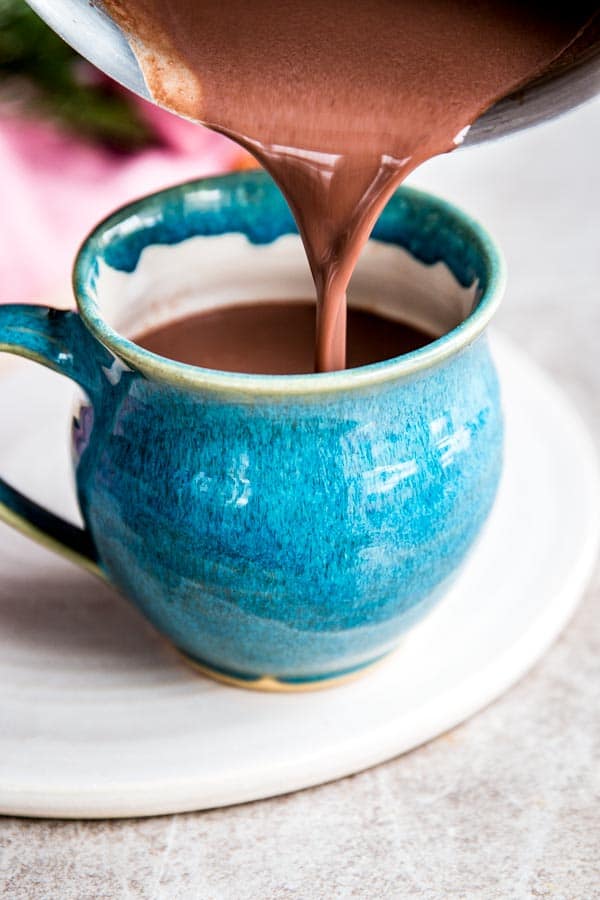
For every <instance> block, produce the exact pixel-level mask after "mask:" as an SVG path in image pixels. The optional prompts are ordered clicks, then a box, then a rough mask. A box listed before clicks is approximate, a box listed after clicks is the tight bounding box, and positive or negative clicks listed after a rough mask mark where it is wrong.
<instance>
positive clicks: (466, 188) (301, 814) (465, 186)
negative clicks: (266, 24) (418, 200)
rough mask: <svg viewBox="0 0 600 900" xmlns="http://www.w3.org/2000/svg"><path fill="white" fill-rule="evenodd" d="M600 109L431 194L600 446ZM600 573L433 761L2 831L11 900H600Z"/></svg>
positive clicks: (457, 171)
mask: <svg viewBox="0 0 600 900" xmlns="http://www.w3.org/2000/svg"><path fill="white" fill-rule="evenodd" d="M599 160H600V102H596V103H593V104H591V105H588V106H587V107H585V108H584V109H583V110H580V111H578V112H576V113H573V114H571V115H570V116H567V117H565V118H563V119H561V120H560V121H558V122H554V123H551V124H549V125H546V126H544V127H542V128H539V129H537V130H534V131H532V132H528V133H526V134H522V135H518V136H515V137H512V138H510V139H507V140H505V141H503V142H500V143H497V144H493V145H489V146H486V147H483V148H476V149H474V150H465V151H461V152H459V153H455V154H454V155H453V156H452V157H445V158H442V159H438V160H435V161H434V162H432V163H430V164H429V165H428V166H427V167H426V168H424V169H423V171H422V172H421V173H419V174H418V176H417V177H416V178H415V179H414V180H413V181H414V183H416V184H418V185H420V186H423V187H425V188H428V189H431V190H434V191H437V192H439V193H441V194H443V195H445V196H447V197H448V198H449V199H452V200H454V201H455V202H457V203H459V204H461V205H463V206H464V207H465V208H466V209H468V210H469V211H470V212H472V213H473V214H474V215H475V216H477V217H479V218H481V219H482V221H483V222H484V223H486V224H487V225H488V227H489V228H490V229H491V230H493V232H494V233H495V234H496V236H497V238H498V239H499V241H500V243H501V244H502V246H503V248H504V250H505V253H506V256H507V261H508V266H509V275H510V278H509V289H508V294H507V298H506V302H505V306H504V310H503V311H502V313H501V315H500V317H499V319H500V326H501V327H502V328H503V329H504V331H506V332H507V333H509V334H510V335H511V336H512V337H513V338H515V339H516V340H517V341H518V342H519V343H520V344H521V345H522V346H525V347H527V348H528V349H529V351H530V353H531V355H532V357H534V358H535V359H537V360H538V361H539V362H540V363H541V364H542V365H544V366H545V367H546V368H547V369H549V370H550V371H551V372H553V374H554V376H555V378H557V379H558V380H559V381H560V382H561V383H562V384H563V386H564V389H565V390H566V391H567V392H568V393H569V395H570V396H571V398H572V400H573V401H574V403H575V404H576V405H577V406H578V407H579V409H580V410H581V412H582V413H583V415H584V417H585V418H586V420H587V422H588V423H589V425H590V427H591V429H592V431H593V433H594V435H595V438H596V439H597V441H598V442H599V446H600V350H599V346H600V163H599ZM599 600H600V578H598V577H596V579H595V581H594V583H593V585H592V586H591V588H590V589H589V591H588V593H587V596H586V598H585V601H584V602H583V604H582V606H581V608H580V610H579V612H578V613H577V615H576V616H575V619H574V620H573V622H572V623H571V625H570V626H569V627H568V629H567V630H566V632H565V633H564V635H563V636H562V638H561V639H560V640H559V641H558V642H557V644H556V645H555V646H554V647H553V649H552V650H551V651H550V652H549V653H548V654H547V656H546V657H545V658H544V659H543V660H542V661H541V662H540V663H539V664H538V665H537V666H536V667H535V669H534V670H533V671H532V672H531V673H530V674H529V675H528V676H527V677H526V678H524V679H523V680H522V681H521V683H520V684H519V685H517V687H515V688H514V689H513V690H511V691H510V692H509V693H508V694H507V695H505V696H504V697H503V698H502V699H500V700H498V701H497V702H496V703H494V704H493V705H492V706H491V707H489V708H488V709H486V710H484V711H483V712H482V713H480V714H479V715H477V716H475V718H473V719H472V720H471V721H469V722H467V723H466V724H465V725H463V726H461V727H460V728H457V729H456V730H454V731H453V732H452V733H450V734H447V735H445V736H443V737H441V738H439V739H438V740H436V741H433V742H431V743H430V744H428V745H426V746H424V747H421V748H420V749H418V750H416V751H414V752H412V753H410V754H407V755H406V756H403V757H400V758H399V759H395V760H393V761H392V762H389V763H387V764H386V765H382V766H379V767H377V768H375V769H372V770H370V771H368V772H364V773H362V774H360V775H356V776H354V777H352V778H346V779H344V780H342V781H339V782H337V783H335V784H330V785H326V786H324V787H320V788H314V789H312V790H307V791H304V792H302V793H299V794H295V795H290V796H286V797H281V798H277V799H273V800H267V801H263V802H260V803H252V804H247V805H245V806H239V807H235V808H230V809H223V810H216V811H213V812H206V813H197V814H189V815H181V816H170V817H163V818H155V819H145V820H137V821H133V820H128V821H115V822H50V821H34V820H19V819H3V820H0V896H3V897H6V898H7V900H8V898H9V900H26V898H27V900H29V898H35V900H37V898H44V900H45V898H52V900H54V898H60V900H75V898H77V900H83V898H86V900H87V898H90V900H92V898H93V900H104V898H106V900H115V898H144V900H146V898H147V900H163V898H164V900H167V898H168V900H171V898H181V900H230V898H231V900H246V898H247V900H275V898H277V900H279V898H282V900H283V898H327V900H329V898H334V897H336V898H337V897H360V898H378V900H379V898H404V897H419V898H423V900H438V898H439V900H445V898H469V900H470V898H477V900H480V898H481V900H487V898H490V900H491V898H502V900H506V898H510V900H513V898H514V900H518V898H530V897H531V898H539V897H547V898H555V900H575V898H576V900H593V898H600V704H599V702H598V700H599V696H600V609H599Z"/></svg>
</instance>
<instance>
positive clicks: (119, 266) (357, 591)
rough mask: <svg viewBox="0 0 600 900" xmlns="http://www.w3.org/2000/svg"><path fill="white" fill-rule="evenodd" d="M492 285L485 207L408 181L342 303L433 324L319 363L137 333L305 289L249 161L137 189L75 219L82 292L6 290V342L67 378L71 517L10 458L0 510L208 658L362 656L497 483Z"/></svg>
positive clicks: (281, 220) (248, 681)
mask: <svg viewBox="0 0 600 900" xmlns="http://www.w3.org/2000/svg"><path fill="white" fill-rule="evenodd" d="M503 285H504V269H503V264H502V261H501V258H500V256H499V253H498V251H497V249H496V247H495V246H494V244H493V243H492V242H491V240H490V238H489V237H488V236H487V234H486V233H485V231H483V230H482V228H481V227H480V226H479V225H477V224H476V223H474V222H473V221H472V220H470V219H469V218H468V217H467V216H465V215H464V213H462V212H460V211H459V210H457V209H455V208H454V207H452V206H449V205H448V204H447V203H445V202H443V201H441V200H439V199H436V198H435V197H432V196H428V195H427V194H424V193H420V192H418V191H414V190H411V189H408V188H402V189H401V190H399V191H398V192H397V193H396V194H395V195H394V197H393V198H392V199H391V201H390V203H389V204H388V206H387V208H386V210H385V211H384V213H383V215H382V216H381V218H380V220H379V222H378V224H377V226H376V228H375V231H374V233H373V237H372V240H371V241H370V242H369V245H368V247H367V248H366V251H365V254H364V257H363V259H362V260H361V262H360V265H359V268H358V269H357V272H356V275H355V278H354V280H353V285H352V289H351V291H350V294H349V303H351V304H354V305H356V306H362V307H364V308H368V309H371V310H373V311H377V312H380V313H384V314H385V315H389V316H392V317H399V318H402V319H403V320H404V321H407V322H409V323H411V324H413V325H415V326H417V327H420V328H423V329H424V330H426V331H429V332H430V333H431V334H432V335H433V336H434V337H432V342H431V343H430V344H428V345H427V346H425V347H423V348H421V349H419V350H416V351H414V352H411V353H409V354H407V355H405V356H401V357H397V358H395V359H392V360H388V361H384V362H380V363H377V364H374V365H369V366H364V367H361V368H356V369H350V370H346V371H342V372H334V373H325V374H310V375H290V376H269V375H240V374H234V373H227V372H220V371H213V370H208V369H202V368H197V367H193V366H190V365H184V364H181V363H178V362H176V361H173V360H168V359H165V358H162V357H160V356H157V355H155V354H153V353H151V352H149V351H147V350H145V349H142V348H141V347H140V346H139V345H137V344H136V343H135V339H134V338H135V335H136V333H137V334H139V333H140V332H142V331H144V330H146V329H147V328H149V327H154V326H156V325H158V324H163V323H164V322H165V321H168V320H170V319H174V318H177V317H179V316H182V315H185V314H186V313H188V312H190V311H191V310H194V311H197V310H199V309H202V308H205V307H210V306H213V307H214V306H215V305H220V304H226V303H236V304H239V303H241V302H252V300H257V299H261V300H265V299H268V298H279V299H281V298H292V297H306V296H311V294H312V290H311V282H310V275H309V272H308V267H307V264H306V259H305V256H304V254H303V252H302V247H301V244H300V239H299V237H298V235H297V232H296V228H295V225H294V221H293V219H292V217H291V215H290V213H289V210H288V208H287V206H286V204H285V202H284V201H283V199H282V197H281V195H280V194H279V192H278V191H277V189H276V188H275V187H274V185H273V183H272V182H271V181H270V179H269V178H268V177H267V176H266V175H264V174H263V173H260V172H252V173H239V174H235V175H230V176H225V177H221V178H215V179H209V180H202V181H197V182H193V183H191V184H185V185H182V186H179V187H176V188H172V189H170V190H166V191H163V192H161V193H158V194H154V195H152V196H150V197H147V198H145V199H142V200H140V201H139V202H137V203H133V204H131V205H129V206H127V207H125V208H123V209H121V210H119V211H118V212H116V213H115V214H114V215H112V216H110V217H109V218H108V219H106V220H105V221H104V222H102V223H101V224H100V225H99V226H98V227H97V228H96V229H95V230H94V231H93V232H92V234H91V235H90V236H89V237H88V238H87V239H86V241H85V242H84V244H83V246H82V248H81V250H80V252H79V255H78V257H77V260H76V263H75V271H74V286H75V294H76V297H77V305H78V313H75V312H70V311H69V312H67V311H57V310H53V309H48V308H41V307H36V306H21V305H18V306H17V305H13V306H2V307H0V350H4V351H7V352H10V353H15V354H19V355H21V356H25V357H29V358H30V359H33V360H35V361H37V362H40V363H42V364H43V365H45V366H48V367H49V368H51V369H54V370H55V371H57V372H59V373H62V374H64V375H66V376H67V377H68V378H71V379H72V380H73V381H74V382H76V384H77V385H78V387H79V391H78V397H79V399H78V402H77V406H76V411H75V414H74V419H73V430H72V444H73V459H74V468H75V477H76V485H77V493H78V499H79V505H80V509H81V513H82V517H83V521H84V523H85V527H84V528H83V529H81V528H78V527H76V526H74V525H72V524H70V523H68V522H65V521H64V520H62V519H59V518H57V517H56V516H54V515H53V514H51V513H50V512H48V511H47V510H45V509H43V508H41V507H40V506H39V505H37V504H35V503H34V502H33V501H32V500H30V499H28V498H26V497H24V496H23V495H22V494H20V493H18V492H17V491H16V490H14V489H13V488H12V487H11V486H9V485H8V484H7V483H5V482H0V515H1V517H2V518H3V519H4V520H5V521H7V522H8V523H9V524H11V525H13V526H15V527H16V528H19V529H21V530H22V531H24V532H25V533H27V534H29V535H31V536H32V537H34V538H36V539H37V540H40V541H42V542H44V543H46V544H47V545H49V546H51V547H53V548H55V549H56V550H59V551H60V552H62V553H64V554H66V555H68V556H69V557H70V558H71V559H73V560H74V561H76V562H79V563H80V564H82V565H84V566H85V567H86V568H88V569H91V570H92V571H94V572H96V573H97V574H100V575H101V576H102V577H103V578H105V579H106V580H108V581H109V582H110V583H111V584H113V585H114V586H115V587H117V588H118V589H119V590H120V591H122V592H123V593H124V594H125V595H126V596H127V597H129V598H130V600H131V601H132V602H133V603H134V604H135V605H136V606H137V607H138V608H139V609H140V610H141V611H142V612H143V613H144V615H145V616H146V617H147V618H148V619H149V620H150V621H151V622H152V623H153V624H154V625H155V626H156V628H157V629H158V630H159V631H160V632H161V633H162V634H164V635H166V636H167V637H168V638H169V639H170V640H171V641H172V643H173V644H174V645H175V646H176V647H177V648H179V650H181V651H182V653H183V654H185V655H186V656H187V657H188V658H189V659H190V660H192V661H193V662H195V663H197V665H199V666H200V667H201V668H202V669H203V670H205V671H208V672H209V673H211V674H212V675H214V676H216V677H218V678H221V679H223V680H226V681H230V682H233V683H236V684H242V685H244V686H248V687H260V688H272V689H289V690H291V689H299V688H307V687H319V686H323V685H325V684H328V683H330V682H331V681H332V680H339V679H341V678H344V677H347V676H349V675H351V674H353V673H356V672H358V671H360V670H362V669H364V668H365V667H367V666H369V665H370V664H372V663H374V662H376V661H377V660H379V659H380V658H381V657H383V656H384V655H385V654H387V653H388V652H389V651H390V650H392V649H393V648H394V647H395V646H396V645H397V643H398V641H399V638H400V636H401V635H402V634H403V633H404V632H405V631H406V630H407V629H408V628H409V627H411V626H412V625H413V623H415V622H416V621H417V620H419V619H420V618H421V617H422V616H423V615H424V614H425V613H426V612H427V611H428V610H429V609H430V608H431V607H432V606H433V605H434V604H435V603H436V602H437V601H438V600H439V599H440V598H441V597H442V596H443V593H444V591H446V590H447V588H448V585H449V584H450V582H451V580H452V578H453V577H454V576H455V575H456V573H457V571H458V570H459V568H460V566H461V564H462V563H463V561H464V559H465V557H466V555H467V554H468V551H469V550H470V548H471V547H472V545H473V543H474V541H475V539H476V538H477V536H478V534H479V532H480V530H481V527H482V525H483V523H484V521H485V519H486V517H487V515H488V513H489V511H490V508H491V506H492V503H493V500H494V496H495V493H496V489H497V485H498V480H499V476H500V471H501V459H502V434H503V426H502V414H501V408H500V397H499V388H498V381H497V377H496V372H495V369H494V365H493V362H492V359H491V357H490V352H489V349H488V341H487V337H486V334H485V331H486V327H487V325H488V323H489V321H490V319H491V317H492V315H493V314H494V312H495V310H496V308H497V306H498V303H499V301H500V298H501V294H502V290H503ZM251 337H252V336H251V335H249V339H251ZM4 439H5V440H6V439H7V438H6V436H5V438H4Z"/></svg>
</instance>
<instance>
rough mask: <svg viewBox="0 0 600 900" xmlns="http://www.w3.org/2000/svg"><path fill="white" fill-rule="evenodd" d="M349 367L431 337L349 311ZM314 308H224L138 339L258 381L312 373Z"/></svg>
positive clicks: (289, 304)
mask: <svg viewBox="0 0 600 900" xmlns="http://www.w3.org/2000/svg"><path fill="white" fill-rule="evenodd" d="M347 321H348V347H347V366H348V368H354V367H355V366H366V365H368V364H369V363H374V362H379V361H380V360H383V359H393V358H394V357H395V356H401V355H402V354H404V353H409V352H410V351H411V350H417V349H418V348H419V347H423V346H425V344H429V343H430V342H431V341H432V340H433V337H432V335H429V334H426V333H425V332H424V331H421V330H420V329H417V328H413V327H412V326H410V325H407V324H405V323H403V322H398V321H395V320H392V319H388V318H385V317H383V316H379V315H375V314H374V313H371V312H367V311H365V310H360V309H352V308H350V309H348V320H347ZM315 333H316V322H315V305H314V302H311V301H308V300H295V301H294V300H291V301H290V300H286V301H285V302H279V303H278V302H275V301H262V302H256V303H250V304H244V305H239V306H234V305H232V306H225V307H220V308H217V309H214V310H207V311H206V312H202V313H197V314H196V315H193V316H187V317H186V318H183V319H179V320H175V321H173V322H169V323H168V324H167V325H163V326H161V327H159V328H155V329H153V330H149V331H146V332H145V333H143V334H141V335H139V336H137V337H136V338H135V342H136V343H137V344H139V345H140V346H142V347H145V348H146V349H147V350H152V352H153V353H158V354H159V355H160V356H166V357H168V358H169V359H175V360H177V361H178V362H184V363H189V364H190V365H193V366H204V367H205V368H207V369H221V370H222V371H225V372H246V373H252V374H257V375H301V374H304V373H307V372H312V371H313V365H314V352H315Z"/></svg>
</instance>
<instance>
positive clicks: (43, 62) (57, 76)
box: [0, 0, 154, 152]
mask: <svg viewBox="0 0 600 900" xmlns="http://www.w3.org/2000/svg"><path fill="white" fill-rule="evenodd" d="M0 100H4V101H5V102H8V103H10V104H15V103H16V104H18V106H19V109H21V110H23V111H25V112H27V113H32V114H35V115H41V116H45V117H47V118H50V119H52V120H53V121H55V122H57V123H58V124H60V125H62V126H63V127H65V128H68V129H70V130H71V131H73V132H74V133H76V134H78V135H80V136H81V137H84V138H87V139H89V140H93V141H97V142H100V143H102V144H105V145H106V146H109V147H111V148H113V149H114V150H118V151H122V152H127V151H134V150H138V149H140V148H141V147H143V146H146V145H148V144H149V143H152V142H153V141H154V138H153V135H152V132H151V130H150V128H149V126H148V125H147V124H146V123H145V122H144V121H143V119H142V117H141V116H140V114H139V112H138V111H137V110H136V108H135V106H134V105H133V104H132V103H131V102H130V101H129V100H128V98H127V97H126V95H125V94H123V93H121V92H120V91H118V90H117V89H116V88H115V87H114V86H113V85H112V83H111V82H110V81H109V80H108V79H106V78H104V77H103V76H100V75H99V73H98V72H97V70H95V69H93V67H91V66H90V64H89V63H86V62H84V60H82V58H81V57H80V56H79V55H78V54H77V53H76V52H75V51H74V50H72V49H71V48H70V47H69V46H68V44H65V42H64V41H63V40H62V39H61V38H60V37H58V35H57V34H55V33H54V32H53V31H52V29H50V28H48V26H47V25H46V24H45V23H44V22H43V21H42V20H41V19H40V18H39V17H38V16H37V15H36V14H35V13H34V12H32V10H31V9H30V8H29V7H28V6H27V5H26V4H25V3H24V2H23V0H0Z"/></svg>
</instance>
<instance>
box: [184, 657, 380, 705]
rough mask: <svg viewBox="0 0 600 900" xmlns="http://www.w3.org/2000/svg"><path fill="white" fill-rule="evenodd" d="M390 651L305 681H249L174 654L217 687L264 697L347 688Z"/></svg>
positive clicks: (264, 677) (268, 677)
mask: <svg viewBox="0 0 600 900" xmlns="http://www.w3.org/2000/svg"><path fill="white" fill-rule="evenodd" d="M396 649H397V648H394V650H390V651H388V652H387V653H384V654H383V655H382V656H378V657H376V658H375V659H373V660H371V661H370V662H367V663H364V664H363V665H361V666H356V667H355V668H352V669H343V670H342V671H340V672H336V673H334V674H332V675H315V676H311V677H308V678H302V677H299V678H277V677H275V676H273V675H260V676H258V677H252V676H251V675H240V674H234V673H233V672H228V671H226V670H225V669H217V668H215V667H214V666H210V665H207V664H206V663H205V662H202V661H201V660H199V659H195V658H194V657H193V656H189V655H188V654H187V653H185V652H184V651H183V650H180V649H179V648H178V647H177V648H176V650H177V652H178V653H179V654H180V656H181V657H183V659H184V660H185V662H186V663H187V664H188V665H190V666H192V668H193V669H195V670H196V672H199V673H200V674H202V675H206V676H207V677H208V678H212V679H213V680H214V681H219V682H220V683H221V684H227V685H229V686H230V687H238V688H244V689H245V690H250V691H264V692H267V693H280V694H281V693H286V694H291V693H302V692H305V691H322V690H325V689H326V688H333V687H340V686H341V685H343V684H348V683H349V682H351V681H355V680H356V679H357V678H360V677H361V676H362V675H365V674H366V673H367V672H370V671H372V670H373V669H374V668H376V667H377V666H379V665H380V664H381V663H382V662H384V661H385V660H386V659H388V658H389V657H390V656H391V655H392V654H393V653H394V652H395V650H396Z"/></svg>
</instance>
